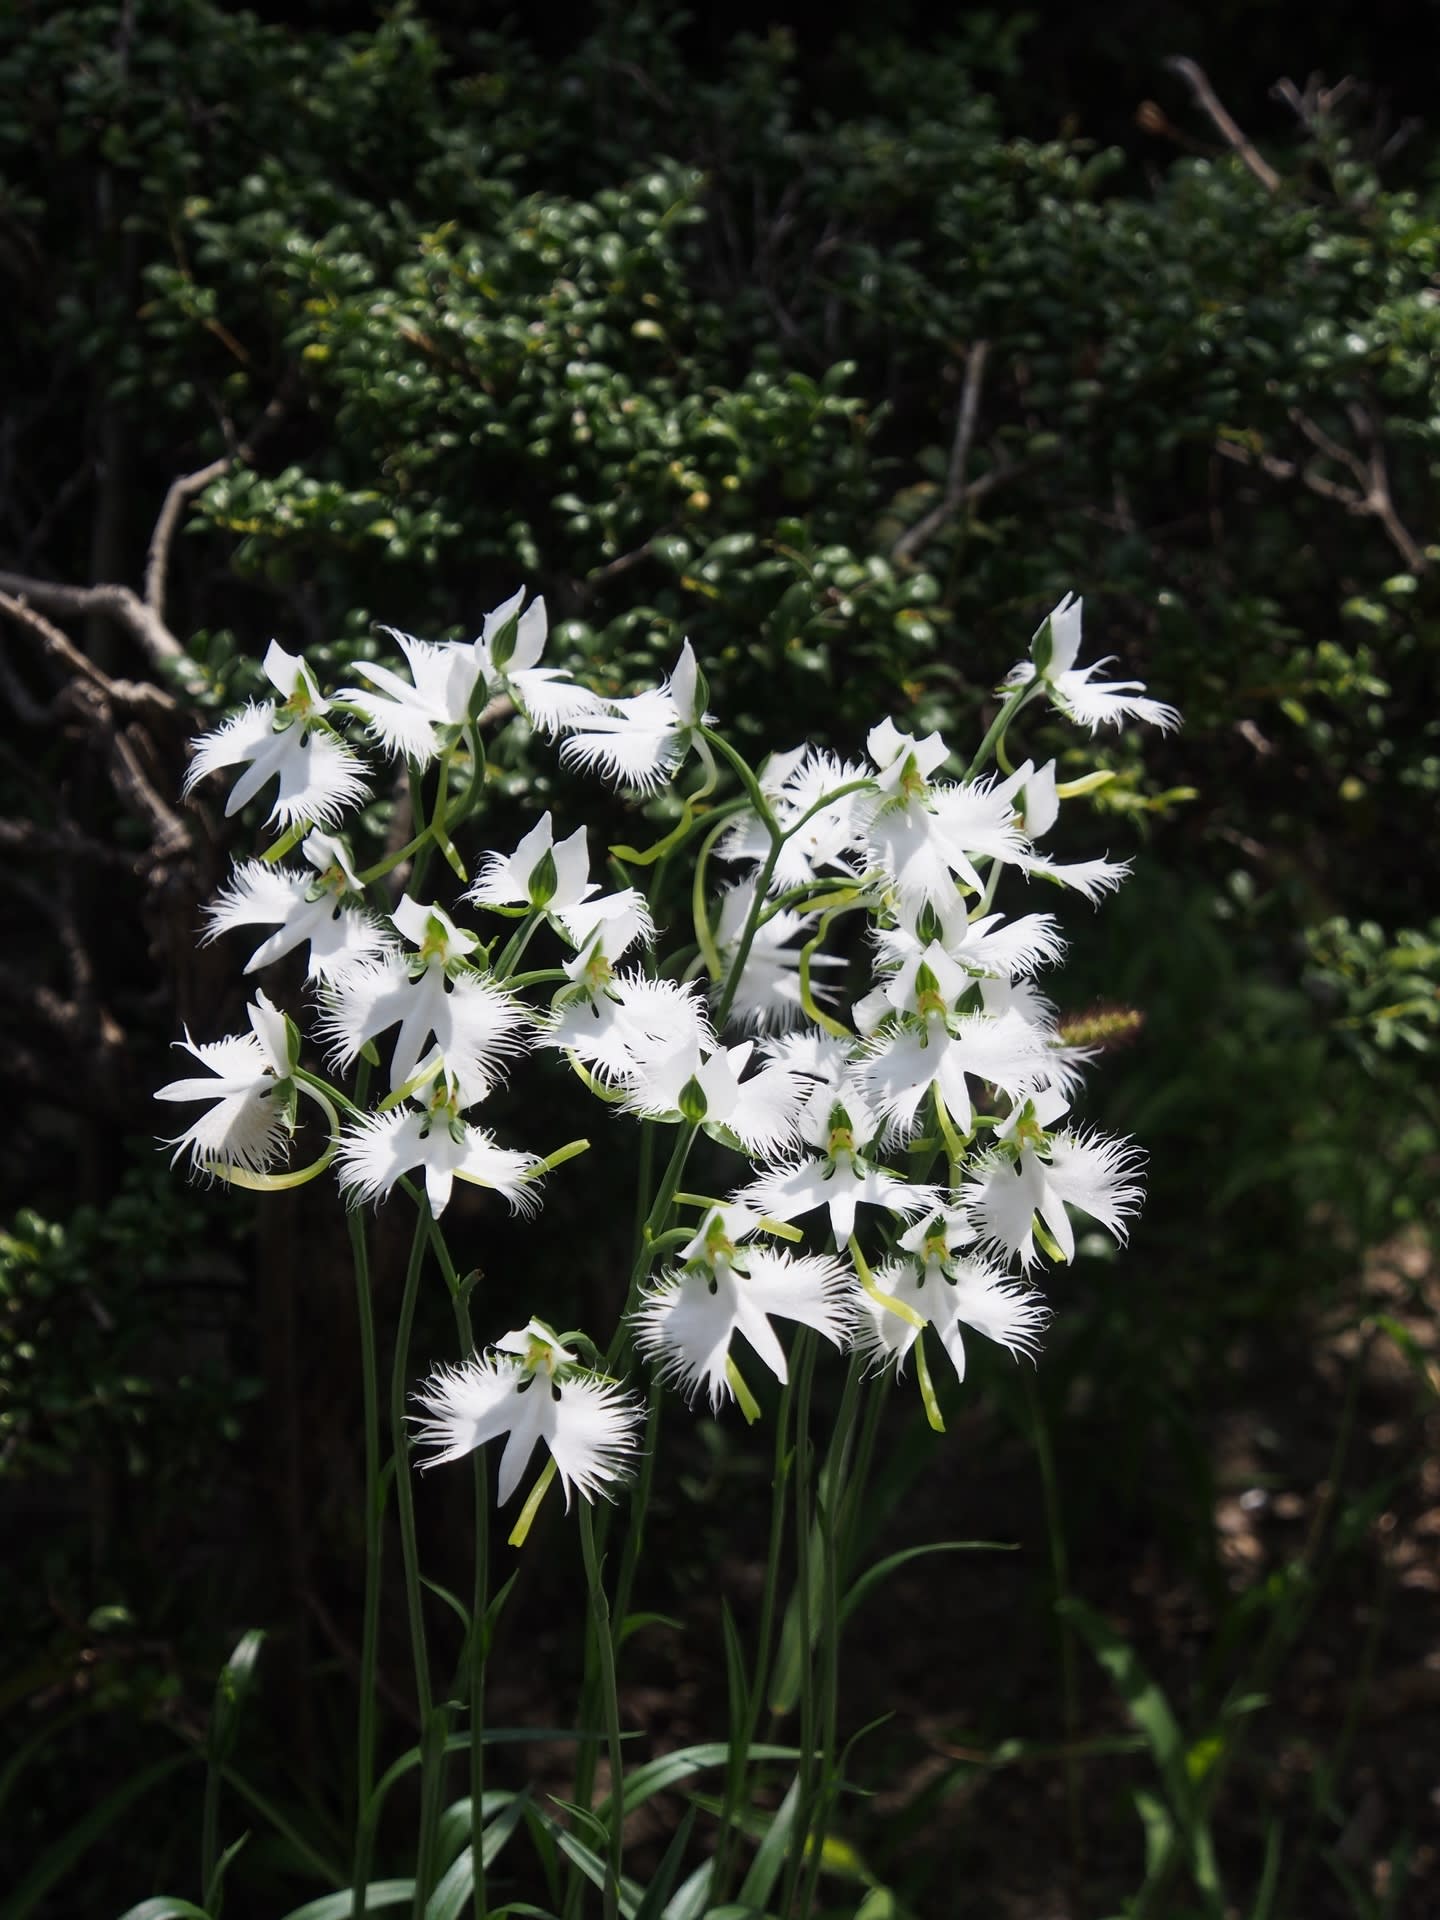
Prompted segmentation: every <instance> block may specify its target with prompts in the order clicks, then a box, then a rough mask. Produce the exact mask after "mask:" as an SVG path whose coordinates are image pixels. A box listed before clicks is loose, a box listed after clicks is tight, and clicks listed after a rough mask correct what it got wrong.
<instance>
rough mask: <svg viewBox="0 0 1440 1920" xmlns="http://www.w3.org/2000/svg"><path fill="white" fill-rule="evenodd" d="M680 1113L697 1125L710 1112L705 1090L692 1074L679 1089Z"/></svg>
mask: <svg viewBox="0 0 1440 1920" xmlns="http://www.w3.org/2000/svg"><path fill="white" fill-rule="evenodd" d="M680 1111H681V1113H682V1114H684V1116H685V1118H686V1119H687V1120H689V1121H690V1122H692V1124H698V1123H699V1122H700V1121H701V1120H703V1119H704V1118H705V1115H706V1114H707V1113H708V1112H709V1111H710V1102H709V1101H708V1100H707V1099H706V1098H705V1089H704V1088H703V1087H702V1086H701V1084H700V1082H699V1081H698V1080H697V1079H696V1078H695V1076H694V1075H693V1074H692V1075H691V1076H690V1078H689V1079H688V1080H687V1081H686V1082H685V1084H684V1086H683V1087H682V1088H681V1089H680Z"/></svg>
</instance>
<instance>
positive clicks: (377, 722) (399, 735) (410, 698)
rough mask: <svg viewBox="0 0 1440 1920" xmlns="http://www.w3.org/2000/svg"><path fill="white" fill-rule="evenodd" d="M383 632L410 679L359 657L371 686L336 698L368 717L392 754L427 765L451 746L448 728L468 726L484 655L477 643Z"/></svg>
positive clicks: (394, 630) (359, 665) (359, 670)
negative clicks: (467, 644)
mask: <svg viewBox="0 0 1440 1920" xmlns="http://www.w3.org/2000/svg"><path fill="white" fill-rule="evenodd" d="M380 631H381V633H385V634H388V635H389V636H390V638H391V639H392V640H393V641H394V642H395V644H396V646H397V647H399V649H400V651H401V652H402V653H403V654H404V656H405V661H406V664H407V665H408V667H409V668H410V679H409V680H403V679H401V677H400V675H399V674H398V673H396V672H395V671H394V670H393V669H392V668H390V667H386V666H382V665H381V664H380V662H379V661H377V660H357V661H356V662H355V671H356V672H357V673H358V674H361V675H362V676H363V677H364V678H365V679H366V680H368V681H369V682H370V686H369V687H344V688H342V689H341V691H340V692H339V693H338V694H337V695H336V698H337V699H338V700H345V701H348V703H349V704H350V705H351V706H352V707H354V708H355V709H356V711H357V712H358V713H360V714H362V715H363V716H364V719H365V721H366V723H367V725H368V726H369V729H370V732H371V734H372V735H373V736H374V738H375V739H376V740H378V741H379V742H380V744H381V746H383V747H384V748H385V750H386V752H387V753H390V754H393V755H394V756H395V757H396V758H397V759H400V758H403V759H406V760H409V761H411V762H412V763H413V764H414V765H415V766H417V767H428V766H429V764H430V762H431V761H432V760H433V759H434V758H435V756H436V754H438V753H439V752H440V750H441V748H442V747H443V746H445V745H446V744H447V743H446V741H445V738H444V730H445V729H447V728H460V727H463V726H464V725H465V723H466V721H467V720H468V719H469V718H470V712H471V708H472V706H473V704H474V700H475V689H476V686H477V685H478V683H479V680H480V659H479V655H478V654H477V652H476V650H475V647H474V646H473V645H470V646H466V645H464V644H463V643H462V642H460V641H456V640H449V641H444V642H442V643H439V644H436V643H435V642H433V641H430V640H417V639H416V638H415V636H414V635H413V634H410V633H401V631H400V630H399V628H398V627H381V629H380ZM452 737H453V736H452Z"/></svg>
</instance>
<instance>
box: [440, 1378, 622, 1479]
mask: <svg viewBox="0 0 1440 1920" xmlns="http://www.w3.org/2000/svg"><path fill="white" fill-rule="evenodd" d="M418 1399H419V1403H420V1405H421V1406H422V1407H423V1408H424V1409H425V1413H426V1415H427V1416H428V1417H427V1418H425V1419H424V1420H422V1421H421V1423H420V1425H419V1430H418V1438H419V1440H420V1442H421V1444H422V1445H428V1446H433V1447H435V1448H436V1449H438V1451H436V1452H435V1453H433V1454H432V1455H431V1457H430V1459H429V1460H427V1461H426V1462H425V1465H427V1466H436V1465H438V1464H439V1463H440V1462H441V1461H445V1460H458V1459H461V1458H462V1457H463V1456H464V1455H465V1454H467V1453H471V1452H473V1451H474V1449H475V1448H476V1447H480V1446H483V1445H484V1444H485V1443H486V1441H487V1440H494V1439H498V1438H499V1437H500V1435H501V1434H506V1435H508V1439H507V1441H506V1445H505V1451H504V1454H503V1456H502V1459H501V1463H500V1479H499V1486H498V1489H497V1492H498V1498H499V1500H500V1502H501V1504H502V1505H503V1504H504V1503H505V1502H506V1501H507V1500H508V1499H509V1498H510V1497H511V1495H512V1494H513V1493H514V1492H515V1489H516V1488H517V1487H518V1486H519V1484H520V1478H521V1475H522V1474H523V1473H524V1471H525V1468H526V1466H527V1465H528V1464H529V1461H530V1458H531V1455H532V1454H533V1452H534V1450H535V1447H536V1444H537V1443H540V1442H543V1443H544V1445H545V1446H546V1447H547V1448H548V1450H549V1452H550V1455H551V1458H552V1459H553V1460H554V1462H555V1465H556V1467H557V1469H558V1470H559V1474H560V1481H561V1485H562V1486H563V1488H564V1490H565V1504H566V1506H567V1508H568V1506H569V1504H570V1497H571V1494H572V1492H576V1491H578V1492H579V1493H580V1495H581V1496H582V1498H584V1499H586V1500H594V1499H595V1498H596V1497H597V1496H599V1495H601V1494H604V1493H606V1491H607V1490H608V1488H609V1487H611V1486H613V1485H614V1483H615V1482H616V1481H617V1480H620V1479H621V1478H623V1477H624V1475H625V1473H626V1472H627V1471H628V1470H629V1465H630V1462H631V1460H632V1458H633V1456H634V1455H635V1453H636V1451H637V1449H638V1446H639V1439H638V1431H637V1430H638V1427H639V1424H640V1411H639V1407H638V1404H637V1402H636V1401H635V1399H634V1396H633V1395H631V1394H629V1393H627V1392H625V1390H624V1389H623V1388H622V1387H619V1386H617V1385H616V1384H615V1383H614V1382H613V1381H609V1380H602V1379H600V1378H598V1377H597V1376H595V1375H591V1374H581V1373H565V1374H563V1377H557V1378H555V1379H551V1378H549V1377H547V1376H546V1375H545V1374H544V1373H543V1372H542V1373H534V1374H532V1373H529V1372H528V1371H527V1370H526V1368H525V1367H524V1366H523V1364H521V1363H520V1362H518V1361H516V1360H513V1359H511V1358H509V1357H508V1356H500V1357H496V1356H493V1355H487V1356H486V1357H485V1358H484V1359H478V1360H472V1361H470V1362H468V1363H467V1364H466V1365H465V1366H463V1367H456V1368H449V1369H442V1370H441V1371H439V1372H437V1373H436V1374H434V1375H432V1377H431V1379H430V1380H429V1381H428V1382H427V1383H426V1390H425V1391H424V1392H422V1393H421V1394H420V1395H419V1396H418Z"/></svg>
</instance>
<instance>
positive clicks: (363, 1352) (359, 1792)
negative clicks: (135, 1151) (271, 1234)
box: [345, 1064, 383, 1920]
mask: <svg viewBox="0 0 1440 1920" xmlns="http://www.w3.org/2000/svg"><path fill="white" fill-rule="evenodd" d="M361 1071H362V1073H363V1074H367V1075H368V1073H369V1068H368V1067H365V1066H364V1065H363V1064H362V1068H361ZM345 1224H346V1227H347V1229H348V1230H349V1234H350V1256H351V1260H352V1262H353V1264H354V1268H355V1305H356V1310H357V1314H358V1317H359V1326H360V1380H361V1390H362V1393H363V1396H364V1410H365V1411H364V1420H365V1607H364V1614H363V1617H362V1624H361V1628H360V1715H359V1726H358V1727H357V1729H356V1735H355V1794H356V1804H357V1815H356V1822H355V1861H354V1871H353V1873H352V1874H351V1878H350V1884H351V1886H352V1887H353V1889H354V1894H353V1905H352V1907H351V1914H352V1916H353V1920H363V1915H364V1912H365V1894H366V1889H367V1888H368V1887H369V1884H370V1866H371V1860H372V1856H373V1854H374V1848H375V1829H374V1816H373V1814H372V1812H371V1806H370V1800H371V1795H372V1794H373V1793H374V1790H375V1742H376V1726H375V1669H376V1655H377V1649H378V1647H379V1637H380V1567H381V1543H382V1539H383V1535H382V1530H381V1524H380V1523H381V1514H380V1381H379V1374H378V1371H377V1369H376V1364H375V1312H374V1307H373V1304H372V1302H371V1298H370V1249H369V1244H368V1241H367V1239H366V1234H365V1216H364V1214H363V1213H362V1212H361V1211H360V1209H359V1208H358V1207H352V1208H350V1209H349V1210H348V1211H347V1213H346V1220H345Z"/></svg>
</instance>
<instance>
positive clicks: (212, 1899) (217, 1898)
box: [205, 1832, 250, 1920]
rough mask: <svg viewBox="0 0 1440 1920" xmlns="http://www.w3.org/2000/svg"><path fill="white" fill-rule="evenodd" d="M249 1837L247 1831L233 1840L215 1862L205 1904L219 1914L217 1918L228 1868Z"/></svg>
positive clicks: (206, 1891)
mask: <svg viewBox="0 0 1440 1920" xmlns="http://www.w3.org/2000/svg"><path fill="white" fill-rule="evenodd" d="M249 1838H250V1835H249V1833H248V1832H247V1833H242V1834H241V1836H240V1838H239V1839H238V1840H232V1841H231V1842H230V1845H229V1846H228V1847H226V1849H225V1851H224V1852H223V1853H222V1854H221V1856H220V1858H219V1859H218V1860H217V1861H216V1862H215V1871H214V1872H213V1873H212V1874H211V1876H210V1884H209V1886H208V1887H206V1889H205V1905H206V1906H207V1907H208V1908H209V1910H210V1911H211V1913H213V1914H215V1915H216V1916H217V1920H218V1915H219V1913H220V1907H221V1903H222V1899H223V1894H222V1889H223V1887H224V1885H225V1872H226V1869H227V1868H228V1867H229V1865H230V1862H231V1861H232V1860H233V1859H234V1858H235V1856H236V1854H237V1853H239V1851H240V1849H241V1848H242V1847H243V1846H244V1844H245V1842H246V1841H247V1840H248V1839H249Z"/></svg>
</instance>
